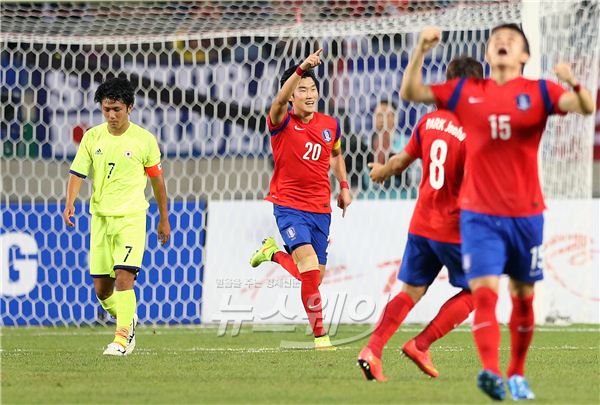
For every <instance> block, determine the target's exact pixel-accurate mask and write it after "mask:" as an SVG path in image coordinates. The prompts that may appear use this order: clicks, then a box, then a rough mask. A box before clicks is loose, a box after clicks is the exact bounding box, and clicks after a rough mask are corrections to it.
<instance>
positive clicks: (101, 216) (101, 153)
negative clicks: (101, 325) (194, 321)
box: [63, 78, 171, 356]
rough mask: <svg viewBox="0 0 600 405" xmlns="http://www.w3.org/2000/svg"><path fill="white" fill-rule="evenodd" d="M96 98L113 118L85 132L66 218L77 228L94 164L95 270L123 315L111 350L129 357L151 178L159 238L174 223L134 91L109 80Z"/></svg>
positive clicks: (109, 301)
mask: <svg viewBox="0 0 600 405" xmlns="http://www.w3.org/2000/svg"><path fill="white" fill-rule="evenodd" d="M94 101H96V102H98V103H100V106H101V108H102V114H103V115H104V119H105V120H106V122H105V123H103V124H101V125H98V126H96V127H93V128H91V129H90V130H89V131H87V132H86V133H85V135H84V136H83V139H82V140H81V144H80V145H79V150H78V151H77V155H76V156H75V159H74V160H73V163H72V164H71V170H70V176H69V183H68V186H67V202H66V208H65V211H64V212H63V218H64V220H65V223H66V224H67V225H68V226H70V227H73V226H75V224H74V223H73V220H72V218H73V216H74V215H75V206H74V202H75V198H77V194H78V193H79V189H80V187H81V183H82V181H83V179H85V178H86V177H87V175H88V174H89V170H90V166H91V167H92V174H93V176H92V178H93V180H92V185H93V194H92V198H91V201H90V213H91V214H92V224H91V238H90V256H89V263H90V273H91V275H92V277H93V278H94V289H95V290H96V296H97V297H98V300H99V301H100V304H101V305H102V307H103V308H104V309H105V310H106V311H107V312H108V313H109V314H111V315H112V316H113V317H115V318H116V320H117V327H116V332H115V338H114V340H113V342H112V343H110V344H109V345H108V347H107V348H106V350H105V351H104V354H105V355H113V356H124V355H127V354H129V353H131V352H132V351H133V348H134V347H135V326H136V323H137V316H136V314H135V307H136V297H135V292H134V290H133V284H134V281H135V278H136V275H137V273H138V271H139V270H140V267H141V265H142V258H143V256H144V248H145V244H146V209H147V208H148V202H147V201H146V197H145V194H144V190H145V188H146V176H147V177H149V178H150V183H151V184H152V189H153V191H154V198H155V199H156V202H157V204H158V210H159V213H160V221H159V223H158V238H159V240H160V242H161V244H163V245H164V244H165V243H167V241H168V240H169V235H170V233H171V228H170V225H169V220H168V212H167V191H166V188H165V181H164V178H163V175H162V168H161V165H160V151H159V149H158V144H157V142H156V138H155V137H154V135H152V134H151V133H150V132H148V131H146V130H145V129H143V128H141V127H139V126H138V125H136V124H134V123H132V122H130V121H129V114H130V113H131V110H132V109H133V102H134V89H133V86H132V85H131V83H130V82H129V81H128V80H127V79H119V78H114V79H109V80H107V81H105V82H104V83H102V84H101V85H100V86H99V87H98V90H97V91H96V94H95V95H94Z"/></svg>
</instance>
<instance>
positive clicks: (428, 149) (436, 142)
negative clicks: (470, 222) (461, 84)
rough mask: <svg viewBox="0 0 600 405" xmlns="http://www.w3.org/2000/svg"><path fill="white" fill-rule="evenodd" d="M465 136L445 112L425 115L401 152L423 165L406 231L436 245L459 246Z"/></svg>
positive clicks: (452, 116)
mask: <svg viewBox="0 0 600 405" xmlns="http://www.w3.org/2000/svg"><path fill="white" fill-rule="evenodd" d="M465 138H466V134H465V132H464V130H463V127H462V125H461V124H460V122H459V121H458V118H457V117H456V116H455V115H454V114H453V113H451V112H450V111H447V110H438V111H434V112H431V113H429V114H426V115H425V116H423V118H421V121H419V123H418V124H417V126H416V127H415V129H414V131H413V133H412V135H411V137H410V140H409V141H408V144H407V145H406V147H405V148H404V151H405V152H406V153H408V154H409V155H410V156H412V157H414V158H421V160H422V161H423V177H422V178H421V184H420V185H419V198H418V199H417V205H416V206H415V211H414V212H413V215H412V219H411V221H410V227H409V229H408V231H409V232H410V233H412V234H415V235H419V236H423V237H425V238H429V239H433V240H436V241H438V242H446V243H460V230H459V220H460V209H459V208H458V195H459V191H460V185H461V182H462V178H463V166H464V159H465V147H464V145H465Z"/></svg>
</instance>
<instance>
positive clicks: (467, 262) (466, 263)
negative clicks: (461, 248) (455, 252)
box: [462, 253, 471, 273]
mask: <svg viewBox="0 0 600 405" xmlns="http://www.w3.org/2000/svg"><path fill="white" fill-rule="evenodd" d="M462 260H463V270H464V271H465V273H468V272H469V271H470V270H471V255H470V254H469V253H467V254H464V255H463V259H462Z"/></svg>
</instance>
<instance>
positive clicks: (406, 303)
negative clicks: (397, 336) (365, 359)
mask: <svg viewBox="0 0 600 405" xmlns="http://www.w3.org/2000/svg"><path fill="white" fill-rule="evenodd" d="M414 306H415V303H414V302H413V300H412V298H410V296H409V295H408V294H406V293H404V292H401V293H400V294H398V295H396V296H395V297H394V298H393V299H392V300H391V301H390V302H388V304H387V305H386V307H385V308H384V309H383V314H382V315H381V319H379V322H378V323H377V326H376V327H375V331H374V332H373V334H372V335H371V339H369V343H368V344H367V346H368V347H369V348H370V349H371V350H372V351H373V354H374V355H375V356H376V357H378V358H381V353H382V351H383V346H385V344H386V343H387V342H388V340H390V338H391V337H392V335H393V334H394V333H396V331H397V330H398V327H399V326H400V324H401V323H402V321H403V320H404V318H406V315H407V314H408V312H409V311H410V310H411V309H412V307H414Z"/></svg>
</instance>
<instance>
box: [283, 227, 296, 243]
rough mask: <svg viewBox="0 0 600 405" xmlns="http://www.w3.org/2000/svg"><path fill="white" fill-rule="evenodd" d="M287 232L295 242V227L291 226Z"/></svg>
mask: <svg viewBox="0 0 600 405" xmlns="http://www.w3.org/2000/svg"><path fill="white" fill-rule="evenodd" d="M285 232H286V233H287V236H288V237H289V238H290V239H291V240H294V239H296V230H295V229H294V227H293V226H290V227H289V228H288V229H286V230H285Z"/></svg>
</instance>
